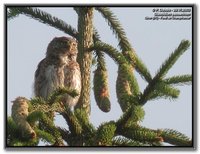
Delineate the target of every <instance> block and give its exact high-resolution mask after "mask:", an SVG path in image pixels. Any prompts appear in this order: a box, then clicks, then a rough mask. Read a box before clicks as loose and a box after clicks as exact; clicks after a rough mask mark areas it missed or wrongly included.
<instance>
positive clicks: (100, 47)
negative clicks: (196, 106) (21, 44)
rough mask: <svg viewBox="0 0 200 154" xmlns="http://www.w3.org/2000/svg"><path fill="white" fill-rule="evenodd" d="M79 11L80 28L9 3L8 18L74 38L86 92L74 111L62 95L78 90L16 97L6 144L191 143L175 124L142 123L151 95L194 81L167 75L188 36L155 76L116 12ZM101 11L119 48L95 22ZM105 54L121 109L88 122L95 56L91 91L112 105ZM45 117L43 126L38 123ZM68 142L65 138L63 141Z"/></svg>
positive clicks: (172, 93)
mask: <svg viewBox="0 0 200 154" xmlns="http://www.w3.org/2000/svg"><path fill="white" fill-rule="evenodd" d="M74 11H76V13H77V15H78V26H77V27H78V31H76V29H75V28H73V27H72V26H70V25H69V24H67V23H66V22H65V21H63V20H61V19H59V18H57V17H54V16H52V15H50V14H49V13H47V12H45V11H42V10H40V9H38V8H33V7H7V18H8V20H11V19H14V18H15V17H17V16H18V15H19V14H23V15H25V16H29V17H30V18H31V19H34V20H37V21H39V22H41V23H44V24H46V25H49V26H51V27H54V28H56V29H58V30H60V31H63V32H64V33H66V34H68V35H70V36H72V37H74V38H76V39H77V40H78V41H79V43H78V51H79V54H78V62H79V64H80V67H81V75H82V87H83V89H82V92H81V97H80V99H79V102H78V105H77V107H76V108H75V110H74V111H73V112H72V111H71V110H70V109H69V108H67V107H65V108H63V106H62V104H60V101H59V98H60V96H62V95H64V94H66V93H67V94H69V95H71V96H72V97H75V96H76V95H77V93H76V91H74V90H69V89H68V88H67V87H66V88H60V89H57V90H55V91H54V92H53V93H52V94H51V96H50V97H49V98H48V100H44V99H43V98H38V97H34V98H31V99H27V98H24V97H17V98H16V99H15V101H14V103H13V106H12V115H11V116H10V117H8V118H7V135H6V137H7V143H6V145H7V146H9V147H10V146H38V144H39V141H40V140H43V141H44V142H46V143H47V144H48V145H51V146H137V147H138V146H163V143H164V142H165V143H169V144H171V145H175V146H192V145H193V143H192V140H191V139H190V138H189V137H187V136H186V135H184V134H183V133H181V132H178V131H177V130H173V129H168V128H166V129H150V128H146V127H144V126H141V124H140V121H142V120H143V119H144V117H145V112H144V105H145V104H146V103H147V102H148V101H150V100H152V99H159V98H165V99H174V98H178V96H179V93H180V91H179V90H178V89H177V88H176V87H175V86H174V85H180V84H181V85H185V84H188V83H190V84H191V82H192V76H191V75H187V74H186V75H175V76H172V77H170V78H166V74H167V72H168V71H169V70H170V69H171V68H172V66H173V65H174V64H175V62H176V61H177V60H178V58H179V57H180V56H181V55H182V54H184V52H185V51H187V49H188V48H189V47H190V42H189V41H188V40H182V41H180V44H179V45H177V48H176V49H175V50H174V51H173V52H172V53H171V55H169V57H168V58H167V59H166V60H165V61H164V62H163V64H162V65H161V67H160V69H159V70H158V72H157V74H156V75H155V76H152V75H151V74H150V72H149V70H148V68H147V67H146V65H145V64H144V63H143V62H142V60H141V59H140V58H139V57H138V55H137V52H136V51H135V50H134V49H133V47H132V46H131V44H130V42H129V40H128V38H127V37H126V34H125V31H124V29H123V27H122V26H121V24H120V22H119V20H118V19H117V17H116V16H115V15H114V14H113V12H112V11H111V10H110V9H109V8H107V7H91V6H90V7H74ZM94 11H98V12H99V13H100V14H101V15H102V16H103V18H105V20H106V21H107V23H108V25H109V26H110V28H111V30H112V31H113V33H114V35H115V36H116V38H117V40H118V42H119V43H118V45H119V50H118V49H116V48H115V47H113V46H112V45H110V44H108V43H105V42H103V41H102V40H101V38H100V36H99V34H98V31H97V30H96V29H95V27H94V26H93V16H94V14H93V12H94ZM105 54H107V55H108V56H109V57H111V58H112V59H113V60H114V61H115V62H116V65H117V66H118V76H117V81H116V93H117V99H118V103H119V105H120V107H121V110H122V111H123V114H122V115H121V117H120V118H119V119H117V120H115V121H105V122H103V123H102V124H101V125H100V126H98V127H95V126H94V125H93V124H92V123H91V122H90V121H89V116H90V103H91V100H90V88H91V85H90V77H91V65H92V60H93V59H95V60H96V70H95V71H94V78H93V85H94V88H93V91H94V96H95V100H96V104H97V106H98V107H99V109H100V110H101V111H102V112H109V111H110V109H111V101H110V92H109V86H108V72H107V71H108V70H107V66H106V61H105ZM135 71H137V72H138V73H139V74H140V75H141V77H142V78H143V79H144V80H145V81H146V82H147V83H148V84H147V86H146V88H145V89H144V91H143V92H142V91H140V85H139V84H138V82H137V79H136V77H135V73H134V72H135ZM51 112H57V113H60V115H62V116H63V118H64V119H65V120H66V122H67V124H66V127H65V126H63V127H62V128H61V127H57V126H55V123H54V120H52V117H51V116H52V115H50V114H49V113H51ZM41 121H42V124H43V125H42V126H40V125H39V123H40V122H41ZM64 141H65V142H64Z"/></svg>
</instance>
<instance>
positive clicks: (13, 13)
mask: <svg viewBox="0 0 200 154" xmlns="http://www.w3.org/2000/svg"><path fill="white" fill-rule="evenodd" d="M19 14H20V12H19V11H18V10H17V9H14V8H12V9H7V19H8V20H11V19H13V18H15V17H17V16H18V15H19Z"/></svg>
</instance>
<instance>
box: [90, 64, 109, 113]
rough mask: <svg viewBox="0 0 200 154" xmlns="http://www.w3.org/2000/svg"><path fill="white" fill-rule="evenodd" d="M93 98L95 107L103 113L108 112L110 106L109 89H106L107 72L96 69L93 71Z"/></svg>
mask: <svg viewBox="0 0 200 154" xmlns="http://www.w3.org/2000/svg"><path fill="white" fill-rule="evenodd" d="M93 82H94V96H95V100H96V102H97V106H98V107H99V108H100V109H101V110H102V111H103V112H109V111H110V109H111V104H110V100H109V97H110V95H109V89H108V75H107V70H102V69H101V68H100V67H97V69H96V71H94V80H93Z"/></svg>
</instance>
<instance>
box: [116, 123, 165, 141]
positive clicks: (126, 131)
mask: <svg viewBox="0 0 200 154" xmlns="http://www.w3.org/2000/svg"><path fill="white" fill-rule="evenodd" d="M117 134H118V135H122V136H124V137H127V138H130V139H132V140H134V141H138V142H142V143H148V144H154V143H157V142H163V138H162V137H161V136H160V134H158V133H157V132H155V131H154V130H151V129H148V128H145V127H141V126H139V125H137V124H135V125H133V124H132V125H129V126H124V127H121V128H117Z"/></svg>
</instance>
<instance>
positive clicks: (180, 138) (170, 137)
mask: <svg viewBox="0 0 200 154" xmlns="http://www.w3.org/2000/svg"><path fill="white" fill-rule="evenodd" d="M161 136H162V137H163V139H164V142H168V143H170V144H172V145H176V146H192V141H191V140H190V139H189V138H188V137H187V136H185V135H184V134H182V133H180V132H178V131H176V130H173V129H164V130H163V131H161Z"/></svg>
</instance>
